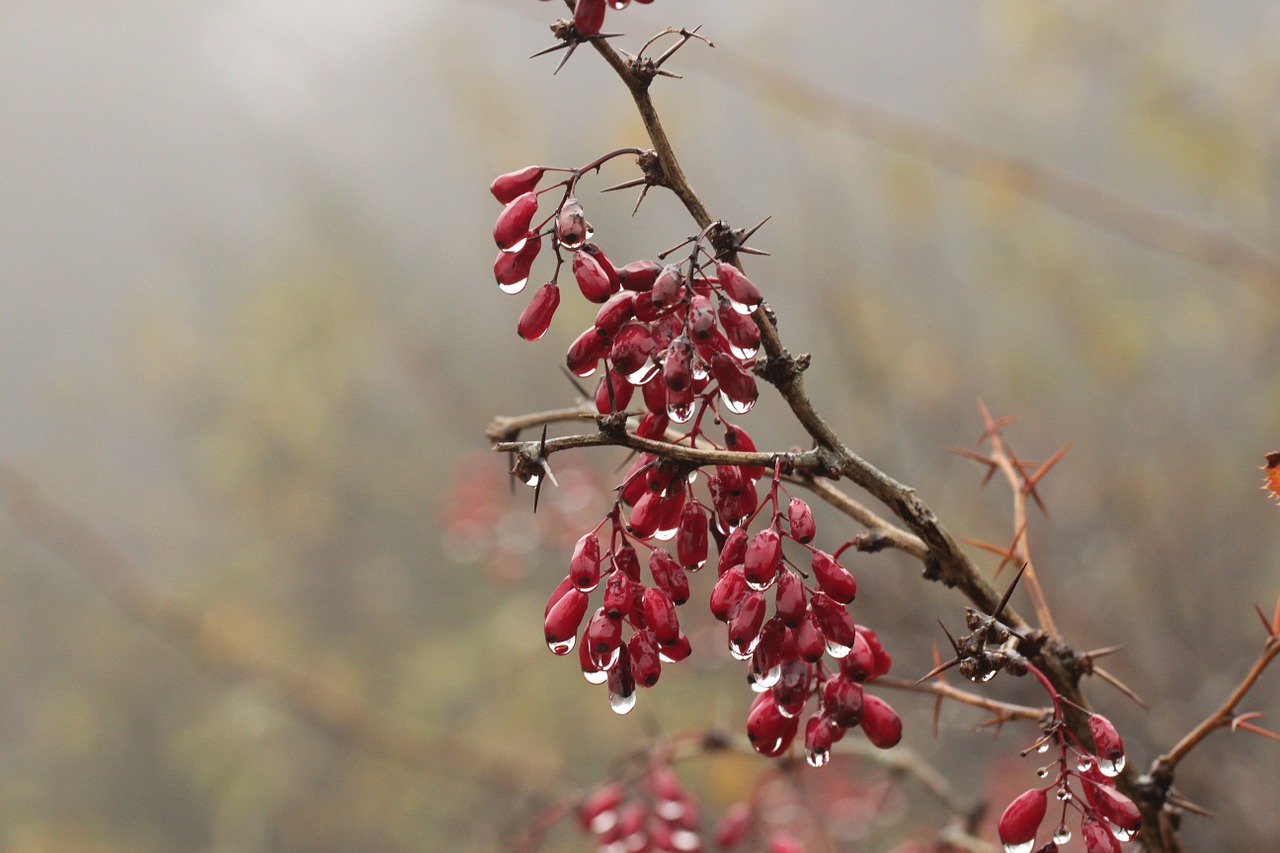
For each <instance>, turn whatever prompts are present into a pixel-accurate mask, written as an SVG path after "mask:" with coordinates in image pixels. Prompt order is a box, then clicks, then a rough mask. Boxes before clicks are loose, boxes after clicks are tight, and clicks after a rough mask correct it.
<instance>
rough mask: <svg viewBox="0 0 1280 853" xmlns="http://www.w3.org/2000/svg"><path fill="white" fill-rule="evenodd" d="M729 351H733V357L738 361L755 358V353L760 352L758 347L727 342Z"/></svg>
mask: <svg viewBox="0 0 1280 853" xmlns="http://www.w3.org/2000/svg"><path fill="white" fill-rule="evenodd" d="M729 352H731V353H733V357H734V358H736V359H738V361H746V360H747V359H749V358H755V357H756V353H758V352H760V347H740V346H737V345H736V344H729Z"/></svg>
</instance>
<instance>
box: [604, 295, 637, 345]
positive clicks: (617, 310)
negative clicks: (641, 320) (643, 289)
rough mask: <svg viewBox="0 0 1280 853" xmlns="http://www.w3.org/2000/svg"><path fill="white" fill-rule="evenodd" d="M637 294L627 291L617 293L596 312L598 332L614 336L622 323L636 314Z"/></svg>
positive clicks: (607, 336) (609, 336) (606, 336)
mask: <svg viewBox="0 0 1280 853" xmlns="http://www.w3.org/2000/svg"><path fill="white" fill-rule="evenodd" d="M635 301H636V295H635V294H634V293H627V292H625V291H623V292H620V293H615V294H614V295H613V296H610V297H609V299H608V300H607V301H606V302H605V303H604V304H603V305H601V306H600V310H599V311H597V312H596V332H598V333H599V334H600V335H601V336H602V337H605V338H613V337H614V336H615V335H617V334H618V332H619V331H620V330H621V329H622V324H623V323H625V322H627V321H628V320H630V319H631V318H632V316H633V315H634V314H635Z"/></svg>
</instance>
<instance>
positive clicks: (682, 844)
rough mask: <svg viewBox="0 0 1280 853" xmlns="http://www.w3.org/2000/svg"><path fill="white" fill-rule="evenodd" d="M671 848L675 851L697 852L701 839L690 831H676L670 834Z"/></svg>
mask: <svg viewBox="0 0 1280 853" xmlns="http://www.w3.org/2000/svg"><path fill="white" fill-rule="evenodd" d="M671 846H672V847H674V848H676V849H677V850H697V849H698V848H699V847H701V846H702V839H701V838H699V837H698V833H696V832H694V831H692V830H689V829H677V830H676V831H675V832H673V833H671Z"/></svg>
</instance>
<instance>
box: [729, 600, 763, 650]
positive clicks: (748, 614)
mask: <svg viewBox="0 0 1280 853" xmlns="http://www.w3.org/2000/svg"><path fill="white" fill-rule="evenodd" d="M764 612H765V600H764V593H762V592H754V591H752V592H748V593H747V594H746V595H744V596H743V597H742V598H740V599H739V600H738V603H737V604H736V605H734V607H733V609H732V610H731V611H730V612H729V623H728V624H729V650H730V651H731V652H733V655H734V657H736V658H737V659H738V660H745V659H746V658H747V657H749V656H750V655H751V653H752V652H753V651H755V647H756V641H757V640H758V639H759V637H760V629H761V627H762V626H763V625H764Z"/></svg>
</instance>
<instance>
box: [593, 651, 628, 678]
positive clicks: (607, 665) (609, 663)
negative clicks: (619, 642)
mask: <svg viewBox="0 0 1280 853" xmlns="http://www.w3.org/2000/svg"><path fill="white" fill-rule="evenodd" d="M621 654H622V646H618V647H617V648H616V649H614V650H613V652H612V653H611V654H610V655H609V659H608V660H600V656H599V655H597V654H596V651H595V649H592V650H591V662H592V663H593V664H595V665H596V666H598V667H600V671H601V672H607V671H608V670H611V669H613V665H614V664H615V663H617V662H618V656H619V655H621Z"/></svg>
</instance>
